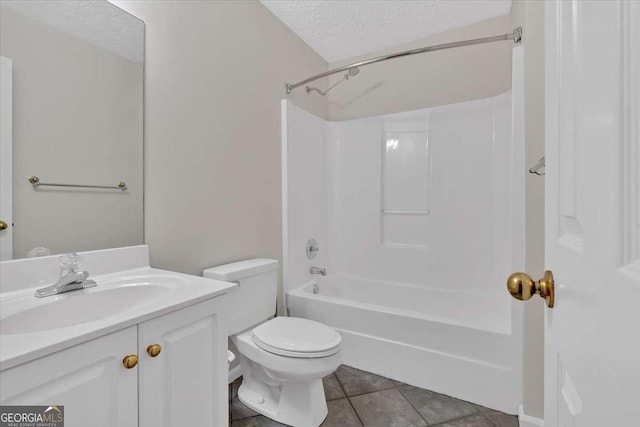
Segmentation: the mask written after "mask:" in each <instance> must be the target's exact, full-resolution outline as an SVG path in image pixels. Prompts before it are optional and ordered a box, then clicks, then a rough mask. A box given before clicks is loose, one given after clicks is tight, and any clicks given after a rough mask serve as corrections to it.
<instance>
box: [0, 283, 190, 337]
mask: <svg viewBox="0 0 640 427" xmlns="http://www.w3.org/2000/svg"><path fill="white" fill-rule="evenodd" d="M180 279H181V278H180V277H175V276H173V277H172V276H169V277H162V276H148V277H145V276H142V277H127V278H117V279H111V280H108V279H107V280H104V281H99V282H98V286H97V287H95V288H91V289H84V290H79V291H72V292H67V293H64V294H59V295H55V296H52V297H47V298H42V299H41V298H35V297H28V298H25V299H24V301H21V302H22V304H20V305H21V307H20V308H19V309H18V310H17V311H16V310H12V311H15V312H14V313H12V314H9V315H7V316H5V317H2V318H1V319H0V335H12V334H24V333H32V332H45V331H51V330H54V329H60V328H67V327H70V326H77V325H82V324H86V323H89V322H95V321H97V320H102V319H105V318H109V317H112V316H116V315H122V314H123V313H127V312H130V311H132V310H135V309H138V308H140V307H143V306H145V305H148V304H150V303H153V302H154V301H156V300H158V299H160V298H163V297H166V296H168V295H169V294H171V293H173V292H174V291H175V290H176V289H177V286H178V285H180V284H182V280H180Z"/></svg>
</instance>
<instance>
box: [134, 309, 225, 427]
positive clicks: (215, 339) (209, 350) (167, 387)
mask: <svg viewBox="0 0 640 427" xmlns="http://www.w3.org/2000/svg"><path fill="white" fill-rule="evenodd" d="M225 302H226V297H218V298H214V299H210V300H207V301H204V302H201V303H199V304H196V305H193V306H191V307H187V308H184V309H182V310H179V311H175V312H173V313H170V314H167V315H165V316H162V317H158V318H156V319H153V320H150V321H148V322H145V323H142V324H140V325H139V326H138V334H139V335H138V340H139V341H138V354H139V355H140V366H139V369H140V380H139V400H140V427H176V426H202V427H217V426H225V425H227V423H228V413H227V394H228V392H227V377H228V374H227V371H228V367H227V324H226V316H225Z"/></svg>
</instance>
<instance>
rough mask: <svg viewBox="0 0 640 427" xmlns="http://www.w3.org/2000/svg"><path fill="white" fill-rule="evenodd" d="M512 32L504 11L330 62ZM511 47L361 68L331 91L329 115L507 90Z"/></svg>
mask: <svg viewBox="0 0 640 427" xmlns="http://www.w3.org/2000/svg"><path fill="white" fill-rule="evenodd" d="M511 31H512V23H511V17H510V16H509V15H504V16H500V17H497V18H492V19H488V20H486V21H482V22H478V23H476V24H472V25H467V26H465V27H461V28H457V29H455V30H451V31H446V32H443V33H440V34H437V35H434V36H431V37H428V38H426V39H423V40H417V41H415V42H412V43H407V44H404V45H400V46H396V47H394V48H392V49H386V50H382V51H379V52H374V53H372V54H368V55H366V56H360V57H355V58H350V59H348V60H345V61H341V62H337V63H332V64H329V65H330V67H331V68H335V67H338V66H341V65H346V64H349V63H352V62H356V61H359V60H363V59H368V58H371V57H375V56H380V55H385V54H389V53H392V52H398V51H401V50H406V49H415V48H419V47H424V46H431V45H436V44H441V43H449V42H454V41H460V40H467V39H473V38H478V37H486V36H493V35H497V34H505V33H510V32H511ZM512 47H513V42H506V41H505V42H499V43H490V44H483V45H476V46H469V47H463V48H459V49H449V50H443V51H438V52H431V53H426V54H422V55H415V56H410V57H406V58H399V59H395V60H392V61H385V62H381V63H378V64H374V65H370V66H367V67H363V68H362V69H361V72H360V74H359V75H358V76H356V77H354V78H352V79H351V80H350V81H348V82H346V83H343V84H341V85H340V86H339V87H338V88H336V89H335V90H333V91H332V92H330V94H329V96H328V98H329V118H330V119H331V120H348V119H354V118H359V117H369V116H375V115H380V114H387V113H395V112H399V111H409V110H416V109H419V108H425V107H431V106H435V105H445V104H452V103H456V102H463V101H469V100H472V99H482V98H488V97H491V96H495V95H498V94H500V93H503V92H506V91H507V90H509V89H510V88H511V48H512ZM339 78H341V75H339V74H337V75H335V76H332V78H331V82H335V81H336V80H337V79H339ZM313 84H314V85H317V86H319V87H321V88H323V89H324V88H325V87H326V86H324V85H323V84H322V82H319V83H318V82H315V83H313ZM313 96H316V95H313Z"/></svg>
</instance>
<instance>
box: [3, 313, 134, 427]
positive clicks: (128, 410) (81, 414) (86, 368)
mask: <svg viewBox="0 0 640 427" xmlns="http://www.w3.org/2000/svg"><path fill="white" fill-rule="evenodd" d="M136 347H137V331H136V327H135V326H132V327H130V328H128V329H124V330H122V331H119V332H114V333H112V334H109V335H106V336H104V337H101V338H97V339H95V340H92V341H89V342H87V343H83V344H80V345H77V346H75V347H71V348H68V349H66V350H62V351H60V352H57V353H53V354H51V355H49V356H45V357H42V358H40V359H36V360H34V361H32V362H28V363H25V364H23V365H19V366H16V367H15V368H11V369H7V370H6V371H2V372H0V403H1V404H2V405H47V406H49V405H56V406H60V405H62V406H64V421H65V423H64V425H65V426H66V427H87V426H91V427H114V426H117V427H137V425H138V375H137V368H136V367H133V368H131V369H127V368H125V367H124V365H123V358H124V357H125V356H128V355H135V354H136Z"/></svg>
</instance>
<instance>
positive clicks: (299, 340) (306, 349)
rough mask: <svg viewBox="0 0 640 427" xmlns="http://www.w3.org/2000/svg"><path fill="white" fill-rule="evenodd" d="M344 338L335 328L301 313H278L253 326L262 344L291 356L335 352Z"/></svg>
mask: <svg viewBox="0 0 640 427" xmlns="http://www.w3.org/2000/svg"><path fill="white" fill-rule="evenodd" d="M341 341H342V337H341V336H340V334H339V333H338V332H336V331H335V330H334V329H333V328H330V327H328V326H326V325H323V324H322V323H319V322H314V321H313V320H308V319H301V318H298V317H276V318H274V319H271V320H269V321H268V322H266V323H263V324H262V325H260V326H258V327H256V328H254V329H253V342H254V343H255V344H256V345H257V346H258V347H260V348H262V349H263V350H266V351H268V352H270V353H274V354H279V355H281V356H288V357H325V356H331V355H332V354H335V353H337V352H338V347H339V346H340V342H341Z"/></svg>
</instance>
